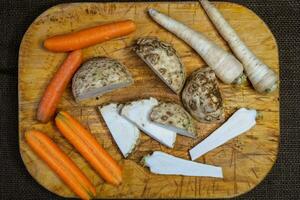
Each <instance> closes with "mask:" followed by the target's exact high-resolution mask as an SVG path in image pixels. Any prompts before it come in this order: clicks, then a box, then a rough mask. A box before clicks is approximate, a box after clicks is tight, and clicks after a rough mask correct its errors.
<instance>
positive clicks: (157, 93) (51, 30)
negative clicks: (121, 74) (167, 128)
mask: <svg viewBox="0 0 300 200" xmlns="http://www.w3.org/2000/svg"><path fill="white" fill-rule="evenodd" d="M215 4H216V6H217V8H219V9H220V11H221V12H222V13H223V14H224V16H225V18H226V19H228V20H229V22H230V24H232V26H233V27H234V29H235V30H236V31H237V32H238V34H239V35H240V36H241V38H242V39H243V40H244V41H245V42H246V44H247V45H249V47H250V48H251V49H252V50H253V51H254V53H256V54H257V55H258V56H259V57H260V58H262V60H264V61H265V62H266V64H268V65H270V66H271V67H272V68H273V69H274V70H275V71H276V72H277V73H279V64H278V62H279V61H278V49H277V44H276V41H275V39H274V37H273V35H272V33H271V32H270V30H269V29H268V27H267V26H266V25H265V23H264V22H263V21H262V20H261V19H260V18H259V17H258V16H256V15H255V14H254V13H253V12H252V11H251V10H249V9H247V8H245V7H243V6H240V5H237V4H231V3H222V2H217V3H215ZM149 7H152V8H157V9H158V10H160V11H161V12H164V13H166V14H168V15H170V16H172V17H173V18H175V19H178V20H180V21H182V22H184V23H186V24H188V25H189V26H191V27H193V28H194V29H196V30H198V31H201V32H203V33H204V34H205V35H207V36H208V37H209V38H211V39H212V40H213V41H215V42H216V43H217V44H219V45H221V46H222V47H223V48H225V49H227V50H229V48H228V46H227V45H226V43H225V42H224V40H222V38H221V37H220V36H219V34H218V33H217V32H216V30H215V29H214V27H213V26H212V24H211V23H210V21H209V20H208V18H207V16H206V15H205V13H204V11H203V9H202V8H201V7H200V5H199V3H197V2H189V3H187V2H185V3H171V2H169V3H73V4H61V5H57V6H54V7H52V8H50V9H48V10H47V11H45V12H44V13H43V14H41V15H40V16H39V17H38V18H37V19H36V20H35V21H34V22H33V24H31V26H30V27H29V28H28V30H27V32H26V33H25V35H24V38H23V40H22V43H21V47H20V52H19V145H20V153H21V155H22V158H23V161H24V163H25V165H26V167H27V169H28V171H29V173H30V174H31V175H32V176H33V177H34V178H35V179H36V180H37V181H38V182H39V183H40V184H41V185H42V186H44V187H45V188H47V189H48V190H50V191H52V192H54V193H56V194H58V195H60V196H64V197H74V194H73V193H72V192H71V191H70V190H69V189H68V188H67V187H66V186H65V185H64V184H63V183H62V182H61V181H60V179H59V178H58V177H57V176H56V175H55V174H54V173H53V172H52V171H51V170H50V169H49V168H48V167H47V166H46V165H45V164H44V163H43V162H42V161H41V160H40V159H39V158H38V157H37V156H36V155H35V154H34V153H33V152H32V151H31V150H30V148H29V146H28V145H27V144H26V143H25V141H24V132H25V131H26V130H28V129H37V130H41V131H43V132H45V133H47V134H48V135H49V136H50V137H51V138H53V140H54V141H55V142H56V143H57V144H58V145H59V146H60V147H61V148H62V149H63V151H65V152H66V153H67V154H68V155H69V156H70V157H71V158H72V159H73V160H74V161H75V163H76V164H77V165H78V166H79V167H80V168H81V169H82V170H83V171H84V173H85V174H86V175H87V176H88V178H89V179H90V180H91V181H92V182H93V183H94V184H95V185H96V187H97V197H98V198H222V197H233V196H237V195H240V194H243V193H245V192H247V191H250V190H251V189H253V188H254V187H255V186H256V185H258V184H259V183H260V182H261V181H262V180H263V178H264V177H265V176H266V175H267V173H268V172H269V171H270V169H271V168H272V166H273V164H274V163H275V160H276V156H277V152H278V143H279V94H278V90H277V91H276V92H274V93H272V94H269V95H261V94H258V93H257V92H255V91H254V90H253V88H252V86H251V85H250V84H249V83H245V84H244V85H242V86H233V85H225V84H222V83H220V89H221V92H222V94H223V97H224V101H225V112H226V118H228V117H229V116H230V115H231V114H232V113H233V112H234V111H235V110H236V109H237V108H239V107H249V108H255V109H257V110H258V111H260V112H261V114H262V117H261V118H260V119H259V120H258V122H257V125H256V126H255V127H254V128H253V129H251V130H250V131H248V132H247V133H245V134H243V135H241V136H239V137H237V138H235V139H233V140H232V141H230V142H228V143H226V144H224V145H223V146H221V147H219V148H217V149H215V150H213V151H211V152H209V153H207V154H205V155H204V156H202V157H201V158H199V159H197V160H196V161H197V162H201V163H207V164H212V165H217V166H221V167H222V168H223V172H224V179H215V178H205V177H204V178H202V177H183V176H164V175H155V174H152V173H150V171H149V169H147V168H145V167H143V166H142V165H141V164H140V160H141V158H142V157H143V156H144V155H147V154H149V153H151V152H152V151H155V150H160V151H164V152H167V153H170V154H172V155H176V156H179V157H181V158H185V159H189V155H188V150H189V149H190V148H191V147H193V146H194V145H196V144H197V143H199V141H201V140H203V139H204V138H205V137H206V136H208V135H209V134H210V133H211V132H212V131H213V130H214V129H216V128H217V127H219V126H220V124H201V123H198V124H197V134H198V137H197V139H191V138H187V137H182V136H179V135H178V136H177V141H176V144H175V147H174V148H173V149H169V148H167V147H165V146H163V145H160V144H159V143H158V142H156V141H155V140H153V139H150V138H149V137H148V136H147V135H145V134H141V137H140V140H139V143H138V146H137V147H136V149H135V151H134V152H133V153H132V154H131V155H130V156H129V158H128V159H124V158H122V156H121V153H120V152H119V150H118V148H117V146H116V143H115V142H114V141H113V140H112V136H111V135H110V133H109V131H108V129H107V127H106V125H105V123H104V121H103V119H102V117H101V116H100V114H99V112H98V110H97V107H96V106H97V105H101V104H104V103H107V102H127V101H130V100H136V99H140V98H148V97H150V96H152V97H156V98H157V99H160V100H173V101H175V102H178V103H180V98H179V96H177V95H176V94H175V93H173V92H172V91H171V90H170V89H169V88H168V87H167V86H166V85H165V84H164V83H163V82H162V81H161V80H160V79H159V78H158V77H157V76H155V74H154V73H153V72H152V71H151V70H150V69H149V67H147V66H146V65H145V64H144V63H143V62H142V60H141V59H139V58H138V57H137V56H136V55H135V54H134V53H133V51H132V50H131V46H132V44H133V42H134V40H136V39H137V38H138V37H140V36H157V37H159V38H160V39H161V40H163V41H166V42H169V43H172V44H173V46H174V48H175V49H176V50H177V51H178V54H179V55H180V57H181V59H182V62H183V64H184V65H185V68H186V71H187V75H189V74H191V72H192V71H194V70H195V69H198V68H200V67H203V66H204V65H205V64H204V62H203V60H202V59H201V58H200V57H199V56H198V55H197V54H196V53H195V52H194V51H193V50H192V49H191V48H190V47H189V46H187V45H186V44H185V43H184V42H182V41H181V40H179V39H178V38H176V37H175V36H173V35H172V34H170V33H169V32H167V31H166V30H164V29H163V28H161V27H159V26H158V25H157V24H156V23H154V22H153V21H152V20H151V19H150V18H149V16H148V15H147V13H146V9H147V8H149ZM122 19H133V20H134V21H135V22H136V24H137V30H136V32H134V33H133V34H131V35H129V36H126V37H122V38H118V39H114V40H111V41H108V42H105V43H102V44H98V45H95V46H91V47H89V48H86V49H84V50H83V52H84V59H88V58H91V57H94V56H108V57H112V58H116V59H118V60H119V61H120V62H122V63H123V64H124V65H125V66H126V67H128V69H129V71H130V72H131V73H132V75H133V78H134V81H135V83H134V84H133V85H132V86H130V87H127V88H123V89H119V90H116V91H114V92H111V93H108V94H105V95H103V96H101V97H97V98H94V99H93V100H87V101H84V102H82V103H81V104H77V103H76V102H75V101H74V98H73V96H72V93H71V88H70V86H69V87H68V88H67V90H66V91H65V93H64V95H63V98H62V100H61V102H60V104H59V107H58V109H59V110H65V111H68V112H70V113H71V114H72V115H74V116H75V117H76V118H77V119H78V120H79V121H81V122H82V123H83V124H84V125H85V126H86V127H87V128H88V129H89V130H90V131H91V132H92V133H93V134H94V135H95V136H96V137H97V139H98V141H99V142H100V143H101V144H102V145H103V147H104V148H105V149H106V150H107V151H108V152H109V153H110V154H111V155H112V156H113V157H114V158H115V159H116V160H117V161H118V162H119V163H120V164H121V165H122V167H123V180H124V181H123V184H122V185H120V186H118V187H114V186H111V185H109V184H106V183H104V182H103V180H102V179H101V178H100V177H99V176H98V175H97V174H96V173H95V171H94V170H93V169H91V167H90V166H89V165H88V164H87V162H86V161H85V160H84V159H83V158H82V157H81V156H80V155H79V154H78V152H77V151H76V150H74V149H73V147H72V146H71V145H70V144H69V143H68V142H67V141H66V140H65V139H64V138H63V137H62V136H61V135H60V133H59V132H58V130H57V129H56V128H55V126H54V124H53V121H51V122H49V123H47V124H40V123H38V121H37V120H36V110H37V106H38V103H39V101H40V99H41V95H42V93H43V91H44V89H45V87H46V85H47V84H48V82H49V80H50V79H51V77H52V76H53V74H54V73H55V71H56V70H57V68H58V67H59V66H60V64H61V63H62V61H63V60H64V58H65V57H66V54H65V53H52V52H49V51H47V50H45V49H44V48H43V47H42V42H43V41H44V40H45V39H46V38H48V37H50V36H53V35H56V34H61V33H68V32H71V31H76V30H80V29H82V28H86V27H91V26H94V25H99V24H104V23H107V22H113V21H117V20H122Z"/></svg>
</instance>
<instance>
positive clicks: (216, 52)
mask: <svg viewBox="0 0 300 200" xmlns="http://www.w3.org/2000/svg"><path fill="white" fill-rule="evenodd" d="M149 14H150V16H151V17H152V19H153V20H154V21H156V22H157V23H158V24H160V25H161V26H162V27H164V28H166V29H167V30H169V31H170V32H172V33H173V34H175V35H176V36H177V37H179V38H180V39H182V40H183V41H185V42H186V43H187V44H188V45H190V46H191V47H192V48H193V49H194V50H195V51H196V52H197V53H198V54H199V55H200V56H201V57H202V58H203V59H204V61H205V62H206V63H207V64H208V65H209V66H210V67H211V68H212V69H213V70H214V71H215V73H216V75H217V76H218V78H219V79H221V80H222V81H223V82H224V83H228V84H230V83H238V84H239V83H241V82H242V80H243V78H244V76H243V66H242V64H241V63H240V62H239V61H238V60H237V59H236V58H235V57H234V56H233V55H232V54H230V53H229V52H227V51H225V50H224V49H222V48H221V47H219V46H218V45H216V44H215V43H214V42H212V41H211V40H209V39H208V38H206V37H205V36H204V35H202V34H201V33H199V32H196V31H195V30H193V29H191V28H189V27H188V26H186V25H184V24H182V23H180V22H178V21H176V20H174V19H172V18H170V17H168V16H166V15H164V14H162V13H160V12H158V11H157V10H155V9H149Z"/></svg>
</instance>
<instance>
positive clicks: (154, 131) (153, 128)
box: [121, 98, 176, 148]
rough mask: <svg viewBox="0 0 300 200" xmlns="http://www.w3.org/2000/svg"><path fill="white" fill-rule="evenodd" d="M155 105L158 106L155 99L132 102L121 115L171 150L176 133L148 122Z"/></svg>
mask: <svg viewBox="0 0 300 200" xmlns="http://www.w3.org/2000/svg"><path fill="white" fill-rule="evenodd" d="M156 105H158V101H157V100H156V99H155V98H150V99H143V100H139V101H133V102H131V103H129V104H127V105H125V106H124V107H123V108H122V111H121V114H122V115H123V116H124V117H126V118H127V119H128V120H130V121H131V122H133V123H135V124H136V125H137V126H138V127H139V129H140V130H142V131H143V132H145V133H146V134H148V135H149V136H150V137H152V138H153V139H155V140H157V141H158V142H160V143H162V144H164V145H166V146H168V147H170V148H173V146H174V143H175V140H176V133H175V132H173V131H170V130H168V129H165V128H163V127H160V126H158V125H157V124H155V123H153V122H151V121H150V118H149V117H150V113H151V111H152V108H153V107H154V106H156Z"/></svg>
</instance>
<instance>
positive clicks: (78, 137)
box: [55, 111, 122, 185]
mask: <svg viewBox="0 0 300 200" xmlns="http://www.w3.org/2000/svg"><path fill="white" fill-rule="evenodd" d="M55 123H56V126H57V127H58V129H59V130H60V132H61V133H62V135H63V136H64V137H65V138H66V139H67V140H68V141H69V142H70V143H71V144H72V145H73V146H74V147H75V148H76V149H77V151H78V152H79V153H80V154H81V155H82V156H83V157H84V158H85V159H86V160H87V161H88V162H89V163H90V165H91V166H92V167H93V168H94V169H95V170H96V171H97V172H98V173H99V175H100V176H101V177H102V178H103V179H104V180H105V181H107V182H108V183H111V184H113V185H119V184H120V183H121V182H122V172H121V167H120V166H119V165H118V164H117V163H116V161H115V160H114V159H113V158H112V157H111V156H110V155H109V154H108V153H107V152H106V151H105V150H104V149H103V147H102V146H101V145H100V144H99V143H98V141H97V140H96V138H95V137H94V136H93V135H92V134H91V133H90V132H89V131H87V130H86V129H85V128H84V127H83V126H82V125H81V124H80V123H79V122H78V121H77V120H75V119H74V118H73V117H72V116H71V115H69V114H68V113H66V112H63V111H61V112H59V113H58V114H57V116H56V118H55Z"/></svg>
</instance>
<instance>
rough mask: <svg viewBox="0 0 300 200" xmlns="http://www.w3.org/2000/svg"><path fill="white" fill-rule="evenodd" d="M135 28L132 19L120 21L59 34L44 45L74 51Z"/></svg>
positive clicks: (49, 48) (126, 33)
mask: <svg viewBox="0 0 300 200" xmlns="http://www.w3.org/2000/svg"><path fill="white" fill-rule="evenodd" d="M135 29H136V26H135V24H134V22H133V21H132V20H125V21H119V22H114V23H110V24H104V25H100V26H96V27H92V28H87V29H84V30H81V31H78V32H74V33H69V34H64V35H57V36H54V37H51V38H48V39H46V40H45V42H44V46H45V47H46V48H47V49H48V50H50V51H56V52H66V51H73V50H77V49H82V48H85V47H88V46H91V45H94V44H97V43H100V42H105V41H107V40H111V39H113V38H116V37H121V36H124V35H128V34H129V33H131V32H133V31H135Z"/></svg>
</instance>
